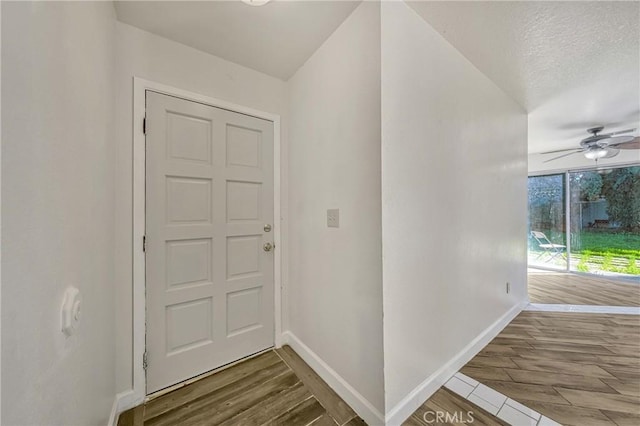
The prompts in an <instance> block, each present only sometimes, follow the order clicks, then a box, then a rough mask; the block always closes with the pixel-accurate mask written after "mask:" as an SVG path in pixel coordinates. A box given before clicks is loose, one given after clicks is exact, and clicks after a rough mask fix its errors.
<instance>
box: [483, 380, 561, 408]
mask: <svg viewBox="0 0 640 426" xmlns="http://www.w3.org/2000/svg"><path fill="white" fill-rule="evenodd" d="M483 383H484V384H485V385H487V386H489V387H490V388H492V389H494V390H497V391H498V392H500V393H502V394H504V395H506V396H508V397H510V398H512V399H515V400H516V401H518V402H521V403H523V404H525V405H527V404H526V403H525V401H537V402H549V403H552V404H567V405H569V402H568V401H567V400H566V399H564V398H563V397H562V395H560V394H559V393H558V392H557V391H556V390H555V389H554V388H553V387H552V386H544V385H534V384H529V383H516V382H500V381H493V380H485V381H483Z"/></svg>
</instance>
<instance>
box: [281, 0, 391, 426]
mask: <svg viewBox="0 0 640 426" xmlns="http://www.w3.org/2000/svg"><path fill="white" fill-rule="evenodd" d="M379 43H380V5H379V4H376V3H363V4H361V5H360V6H359V7H358V8H357V9H356V10H355V11H354V12H353V14H352V15H351V16H349V18H347V20H346V21H345V22H344V23H343V24H342V25H341V26H340V27H339V28H338V29H337V30H336V31H335V32H334V33H333V34H332V35H331V37H329V39H327V41H326V42H325V43H324V44H323V45H322V46H321V47H320V48H319V49H318V50H317V51H316V52H315V53H314V54H313V56H312V57H311V58H310V59H309V60H308V61H307V62H306V64H305V65H304V66H303V67H302V68H300V70H298V72H297V73H296V74H295V75H294V76H293V77H292V78H291V80H290V81H289V84H290V87H289V89H290V111H291V115H290V122H291V126H290V144H289V167H290V169H289V179H290V181H289V185H290V186H289V210H290V228H289V239H290V259H289V262H290V276H289V288H288V294H287V297H288V300H289V331H290V332H291V333H293V335H295V336H296V337H297V338H298V339H299V340H300V341H302V342H303V343H304V344H305V345H307V346H308V347H309V348H310V349H311V351H313V352H314V353H315V354H316V355H318V356H319V357H320V358H321V359H322V360H323V361H324V362H326V363H327V364H328V365H329V367H330V368H332V369H333V370H335V372H336V373H337V374H338V375H339V376H341V377H342V378H343V379H344V380H346V382H348V383H349V384H350V385H351V386H352V387H353V388H354V389H355V390H356V391H357V392H358V393H360V394H361V396H363V397H364V398H365V399H366V400H367V401H368V402H369V403H370V404H371V405H372V406H373V407H375V409H376V410H377V411H379V413H384V386H383V374H382V368H383V362H382V361H383V358H382V356H383V347H382V270H381V266H382V262H381V254H382V253H381V222H380V220H381V204H380V202H381V199H380V185H381V183H380V44H379ZM331 208H338V209H340V228H338V229H335V228H327V225H326V210H327V209H331ZM342 396H343V397H344V398H345V399H346V400H347V402H349V398H350V396H349V395H346V396H345V395H342ZM353 405H354V404H352V406H353ZM359 414H361V415H362V416H368V417H365V420H366V419H367V418H369V419H371V413H359ZM378 423H379V420H378Z"/></svg>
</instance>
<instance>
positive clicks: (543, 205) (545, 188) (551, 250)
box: [529, 175, 567, 269]
mask: <svg viewBox="0 0 640 426" xmlns="http://www.w3.org/2000/svg"><path fill="white" fill-rule="evenodd" d="M564 188H565V186H564V175H549V176H532V177H530V178H529V266H531V267H544V268H553V269H566V267H567V256H566V243H565V211H564V210H565V189H564Z"/></svg>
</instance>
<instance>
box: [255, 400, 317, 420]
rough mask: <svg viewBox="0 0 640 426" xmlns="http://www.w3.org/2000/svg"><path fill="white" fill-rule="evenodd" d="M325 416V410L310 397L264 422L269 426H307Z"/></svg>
mask: <svg viewBox="0 0 640 426" xmlns="http://www.w3.org/2000/svg"><path fill="white" fill-rule="evenodd" d="M324 414H326V411H325V409H324V408H323V407H322V405H320V403H319V402H318V400H317V399H315V398H313V397H311V398H308V399H306V400H304V401H302V402H301V403H300V404H298V405H296V406H295V407H293V408H291V409H290V410H288V411H285V412H284V413H282V414H280V415H279V416H276V417H275V418H273V419H271V420H269V421H267V422H265V425H269V426H286V425H308V424H311V423H313V422H314V421H315V420H316V419H318V418H320V417H321V416H322V415H324Z"/></svg>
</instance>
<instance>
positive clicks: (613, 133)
mask: <svg viewBox="0 0 640 426" xmlns="http://www.w3.org/2000/svg"><path fill="white" fill-rule="evenodd" d="M636 130H637V129H627V130H619V131H617V132H611V133H604V134H601V136H615V135H622V134H624V133H631V132H635V131H636Z"/></svg>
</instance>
